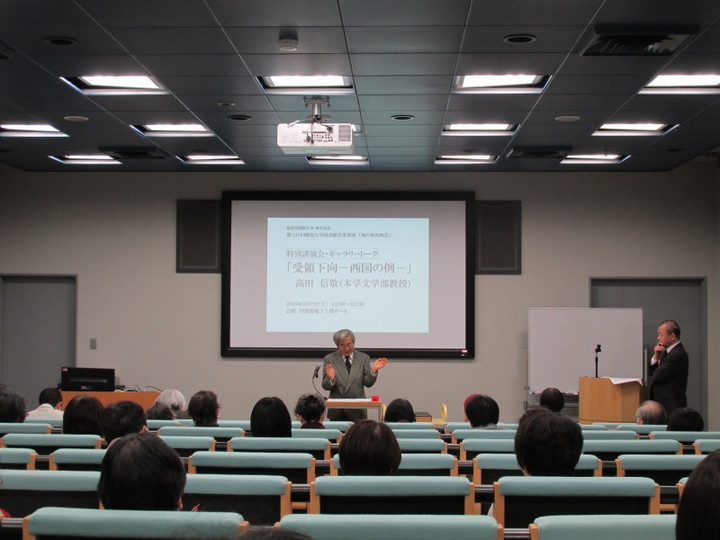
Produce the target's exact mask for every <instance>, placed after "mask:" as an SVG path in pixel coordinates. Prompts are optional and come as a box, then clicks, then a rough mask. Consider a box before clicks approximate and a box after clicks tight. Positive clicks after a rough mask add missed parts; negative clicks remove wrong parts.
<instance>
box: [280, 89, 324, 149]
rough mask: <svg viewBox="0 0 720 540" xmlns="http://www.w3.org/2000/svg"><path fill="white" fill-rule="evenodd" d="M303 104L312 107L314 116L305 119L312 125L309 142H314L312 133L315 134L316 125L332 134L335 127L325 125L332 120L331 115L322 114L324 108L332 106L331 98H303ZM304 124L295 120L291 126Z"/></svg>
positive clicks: (308, 137)
mask: <svg viewBox="0 0 720 540" xmlns="http://www.w3.org/2000/svg"><path fill="white" fill-rule="evenodd" d="M303 103H305V107H310V106H312V114H310V115H309V116H307V117H305V122H306V123H308V124H310V130H309V132H308V135H307V140H308V142H314V139H313V136H312V133H313V127H314V126H315V125H316V124H319V125H320V126H321V127H322V128H323V129H324V130H325V131H326V132H328V133H332V131H333V127H332V126H328V125H325V122H327V121H328V120H329V119H330V115H327V114H323V113H322V106H323V105H326V106H328V107H329V106H330V98H329V97H320V96H313V97H307V96H305V97H303ZM301 122H303V121H302V120H295V121H294V122H291V123H290V124H289V125H290V126H294V125H295V124H298V123H301Z"/></svg>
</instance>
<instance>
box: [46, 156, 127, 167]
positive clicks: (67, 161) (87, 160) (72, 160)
mask: <svg viewBox="0 0 720 540" xmlns="http://www.w3.org/2000/svg"><path fill="white" fill-rule="evenodd" d="M48 157H49V158H50V159H54V160H55V161H58V162H60V163H62V164H63V165H122V163H120V162H119V161H118V160H116V159H113V158H112V157H111V156H108V155H107V154H65V155H64V156H48Z"/></svg>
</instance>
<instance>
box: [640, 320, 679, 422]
mask: <svg viewBox="0 0 720 540" xmlns="http://www.w3.org/2000/svg"><path fill="white" fill-rule="evenodd" d="M688 364H689V361H688V355H687V353H686V352H685V348H684V347H683V345H682V343H680V327H679V326H678V323H676V322H675V321H673V320H667V321H664V322H663V323H662V324H661V325H660V326H659V327H658V343H657V345H656V346H655V354H654V355H653V357H652V360H651V361H650V370H649V375H650V380H649V387H650V399H652V400H654V401H657V402H659V403H660V404H662V406H663V407H665V412H666V413H667V415H668V417H669V416H670V414H671V413H672V412H673V410H675V409H677V408H678V407H685V406H687V396H686V391H687V380H688Z"/></svg>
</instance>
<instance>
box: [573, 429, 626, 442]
mask: <svg viewBox="0 0 720 540" xmlns="http://www.w3.org/2000/svg"><path fill="white" fill-rule="evenodd" d="M582 436H583V440H586V441H593V440H594V441H600V440H602V441H617V440H625V441H636V440H637V439H638V434H637V433H635V432H634V431H629V430H625V431H620V430H609V429H603V430H597V429H584V430H583V431H582Z"/></svg>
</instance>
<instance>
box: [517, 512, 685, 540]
mask: <svg viewBox="0 0 720 540" xmlns="http://www.w3.org/2000/svg"><path fill="white" fill-rule="evenodd" d="M578 538H582V539H583V540H607V539H608V538H618V539H625V538H632V539H633V540H675V515H674V514H663V515H648V516H643V515H604V516H593V515H585V516H545V517H539V518H537V519H536V520H535V522H534V523H532V524H531V525H530V540H576V539H578Z"/></svg>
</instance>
